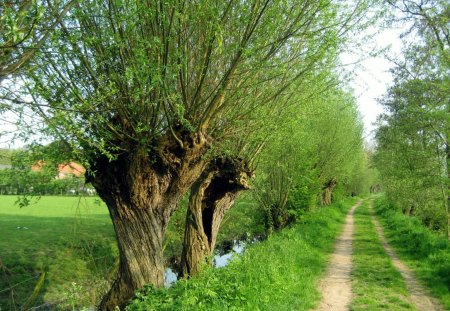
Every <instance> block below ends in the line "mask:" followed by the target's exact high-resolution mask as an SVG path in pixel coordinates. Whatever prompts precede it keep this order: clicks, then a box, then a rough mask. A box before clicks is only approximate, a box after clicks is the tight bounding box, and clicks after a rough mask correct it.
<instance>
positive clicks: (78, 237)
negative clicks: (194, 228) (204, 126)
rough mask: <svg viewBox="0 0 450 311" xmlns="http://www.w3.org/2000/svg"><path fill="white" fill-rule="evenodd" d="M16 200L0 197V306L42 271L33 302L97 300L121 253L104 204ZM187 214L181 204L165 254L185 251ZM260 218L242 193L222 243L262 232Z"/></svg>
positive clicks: (15, 302)
mask: <svg viewBox="0 0 450 311" xmlns="http://www.w3.org/2000/svg"><path fill="white" fill-rule="evenodd" d="M16 200H17V196H0V237H1V238H0V260H1V261H2V262H3V266H2V265H0V308H1V309H2V310H15V308H20V307H21V306H23V305H24V303H25V302H26V300H27V299H28V298H29V297H30V296H31V295H32V292H33V290H34V288H35V286H36V284H37V283H38V279H39V277H40V275H41V274H42V273H43V272H46V278H45V282H44V285H43V286H42V288H41V290H40V293H39V295H38V299H37V301H36V303H35V305H40V304H43V303H44V302H45V303H58V304H59V305H60V307H64V306H66V307H67V306H70V305H71V304H72V302H73V303H74V304H75V305H77V306H93V305H95V304H96V303H97V302H98V300H99V299H100V296H101V294H102V293H103V292H104V291H106V290H107V288H108V286H109V285H108V282H109V280H110V279H111V278H112V277H113V276H114V273H115V267H116V264H117V257H118V253H117V252H118V251H117V246H116V242H115V235H114V230H113V227H112V223H111V220H110V218H109V214H108V210H107V208H106V206H105V205H104V204H103V203H102V202H100V200H99V199H98V198H95V197H88V198H77V197H51V196H45V197H42V198H41V199H40V200H39V201H38V202H37V203H36V204H32V205H30V206H27V207H24V208H19V207H18V206H17V205H14V202H15V201H16ZM185 203H186V202H184V205H185ZM184 205H183V204H182V206H184ZM185 215H186V209H185V207H181V208H180V210H179V211H177V212H176V213H175V214H174V215H173V218H172V220H171V222H170V224H169V228H168V230H167V234H166V240H165V247H166V248H165V255H166V256H167V258H170V257H172V256H173V255H177V254H178V255H179V254H180V253H181V239H182V234H183V232H184V218H185ZM261 217H262V214H261V213H260V212H258V210H257V206H256V205H255V204H253V203H251V202H249V200H248V198H245V197H244V198H243V200H241V201H240V202H239V203H238V204H236V206H235V207H233V208H232V209H231V210H230V212H229V213H228V214H227V216H226V219H225V221H224V223H223V227H222V231H221V235H220V236H219V243H220V242H221V241H223V240H224V239H234V238H237V237H239V236H241V235H242V234H244V233H246V232H250V234H257V233H258V232H261V231H262V230H263V227H262V220H261ZM18 227H20V229H18ZM24 227H26V228H27V229H24ZM1 261H0V263H1ZM2 267H3V268H2ZM73 283H76V284H73ZM15 285H16V286H15ZM11 286H14V288H13V290H12V291H11V290H9V287H11ZM53 308H55V307H53Z"/></svg>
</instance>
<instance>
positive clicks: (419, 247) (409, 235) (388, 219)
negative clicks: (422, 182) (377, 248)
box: [374, 197, 450, 310]
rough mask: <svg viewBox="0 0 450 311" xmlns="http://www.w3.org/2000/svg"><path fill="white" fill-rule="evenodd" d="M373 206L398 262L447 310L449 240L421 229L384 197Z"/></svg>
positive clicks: (379, 198) (449, 287)
mask: <svg viewBox="0 0 450 311" xmlns="http://www.w3.org/2000/svg"><path fill="white" fill-rule="evenodd" d="M374 207H375V211H376V213H377V215H378V219H379V220H380V223H381V224H382V226H383V228H384V231H385V234H386V238H387V240H388V242H389V244H390V245H392V246H393V247H394V249H395V251H396V253H397V255H398V256H399V258H400V260H402V261H403V262H404V263H405V264H406V265H408V266H409V268H410V269H412V270H413V271H414V273H415V275H416V276H417V277H418V278H419V279H420V280H421V281H422V283H424V284H425V285H426V286H427V288H428V289H430V291H431V294H432V295H433V296H435V297H436V298H438V299H439V300H440V301H441V302H442V304H443V305H444V307H445V309H446V310H450V241H449V240H448V239H447V238H446V237H445V236H441V235H439V234H438V233H436V232H432V231H430V230H429V229H428V228H426V227H424V226H423V225H422V223H421V222H420V220H419V219H417V218H414V217H409V216H405V215H403V214H402V213H401V212H400V211H397V210H396V209H395V208H394V207H392V206H390V205H389V204H388V202H387V201H386V200H385V199H384V197H378V198H377V199H376V200H375V205H374Z"/></svg>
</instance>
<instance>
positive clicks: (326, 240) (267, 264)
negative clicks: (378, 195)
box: [127, 199, 355, 311]
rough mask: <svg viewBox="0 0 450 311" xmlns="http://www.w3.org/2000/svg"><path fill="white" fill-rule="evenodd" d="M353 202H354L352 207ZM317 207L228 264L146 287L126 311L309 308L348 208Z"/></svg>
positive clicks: (315, 298)
mask: <svg viewBox="0 0 450 311" xmlns="http://www.w3.org/2000/svg"><path fill="white" fill-rule="evenodd" d="M354 201H355V200H354V199H353V200H352V203H353V202H354ZM350 205H351V203H350V201H347V203H346V204H336V205H334V206H331V207H325V208H320V209H317V210H315V211H313V212H311V213H309V214H307V215H305V216H304V217H303V219H302V220H301V221H300V223H299V224H297V225H296V226H295V227H293V228H290V229H286V230H283V231H281V232H279V233H275V234H273V235H271V236H270V237H269V238H268V239H267V240H266V241H263V242H261V243H258V244H255V245H253V246H252V247H249V248H248V249H247V250H246V252H245V253H244V255H243V256H241V257H236V258H235V259H234V260H233V261H232V262H231V263H230V264H229V265H228V266H226V267H224V268H220V269H212V268H207V269H205V270H204V272H203V273H202V274H201V275H200V276H198V277H195V278H191V279H189V280H180V281H178V282H177V283H176V284H175V285H173V286H172V287H170V288H168V289H165V288H161V289H155V288H153V287H151V286H148V287H146V288H145V289H144V290H143V291H142V292H139V293H137V295H136V298H135V299H134V300H133V301H132V302H131V303H130V304H129V305H128V307H127V310H129V311H130V310H308V309H310V308H313V307H314V306H315V305H316V304H317V302H318V300H319V298H320V294H319V293H318V291H317V289H316V285H317V282H318V280H319V278H320V277H321V275H322V274H323V272H324V269H325V267H326V263H327V259H328V256H329V254H330V253H331V251H332V247H333V243H334V240H335V238H336V236H337V234H338V233H339V231H340V229H341V227H342V224H343V222H344V218H345V215H346V213H347V211H348V209H349V207H350Z"/></svg>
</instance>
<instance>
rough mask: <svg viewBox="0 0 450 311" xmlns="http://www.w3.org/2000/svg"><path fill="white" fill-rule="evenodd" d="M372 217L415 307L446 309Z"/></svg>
mask: <svg viewBox="0 0 450 311" xmlns="http://www.w3.org/2000/svg"><path fill="white" fill-rule="evenodd" d="M369 208H370V209H371V208H372V201H371V202H370V204H369ZM371 217H372V222H373V224H374V225H375V229H376V231H377V234H378V236H379V238H380V240H381V243H382V244H383V247H384V249H385V251H386V253H387V254H388V255H389V257H391V260H392V263H393V265H394V267H395V268H396V269H397V270H398V271H399V272H400V274H401V275H402V276H403V279H404V280H405V283H406V287H407V288H408V291H409V293H410V297H409V300H410V301H411V303H412V304H413V305H414V307H415V308H416V309H417V310H420V311H441V310H444V308H443V307H442V306H441V305H440V304H439V302H438V301H436V299H434V298H432V297H430V296H429V295H428V294H427V291H426V290H425V288H424V287H423V286H422V285H421V284H420V283H419V282H418V281H417V279H416V278H415V277H414V275H413V273H412V272H411V270H410V269H409V268H408V267H407V266H406V265H405V264H404V263H402V262H401V261H400V260H399V259H398V257H397V255H396V254H395V252H394V250H393V249H392V247H391V246H390V245H389V244H388V243H387V241H386V237H385V236H384V233H383V229H382V228H381V226H380V223H379V222H378V220H377V219H376V218H375V216H373V215H372V216H371Z"/></svg>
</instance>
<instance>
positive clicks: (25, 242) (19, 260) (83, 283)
mask: <svg viewBox="0 0 450 311" xmlns="http://www.w3.org/2000/svg"><path fill="white" fill-rule="evenodd" d="M16 199H17V198H16V197H15V196H1V197H0V200H1V202H2V203H1V207H0V236H1V237H2V239H0V257H1V260H2V261H3V267H2V269H3V270H4V271H3V273H2V278H1V279H0V288H1V289H2V290H1V292H0V306H2V310H14V308H16V307H17V308H18V307H20V306H23V305H24V304H25V302H26V301H27V300H28V299H29V297H30V296H31V294H32V292H33V289H34V288H35V286H36V284H37V283H38V279H39V277H40V276H41V275H42V273H44V272H45V273H46V276H45V281H44V283H43V286H42V288H41V289H40V291H39V295H38V297H37V300H36V302H35V303H33V305H34V304H36V305H39V304H42V303H44V302H47V303H59V302H61V301H64V302H68V303H71V302H72V301H75V300H76V301H79V302H80V303H81V304H84V305H92V304H93V303H94V302H95V301H96V300H97V299H98V298H99V295H100V294H101V293H102V292H103V291H104V290H105V289H106V286H107V285H108V282H107V280H108V278H109V276H110V274H111V273H112V272H113V270H114V267H115V260H116V258H117V247H116V244H115V238H114V232H113V229H112V224H111V221H110V219H109V215H108V211H107V209H106V207H105V205H103V204H102V203H100V202H99V200H98V199H96V198H93V197H89V198H76V197H42V198H41V199H40V200H39V202H38V203H37V204H34V205H31V206H28V207H25V208H19V207H18V206H15V205H14V202H15V200H16ZM74 283H76V284H74ZM11 287H12V289H10V288H11ZM8 288H9V289H8Z"/></svg>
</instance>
